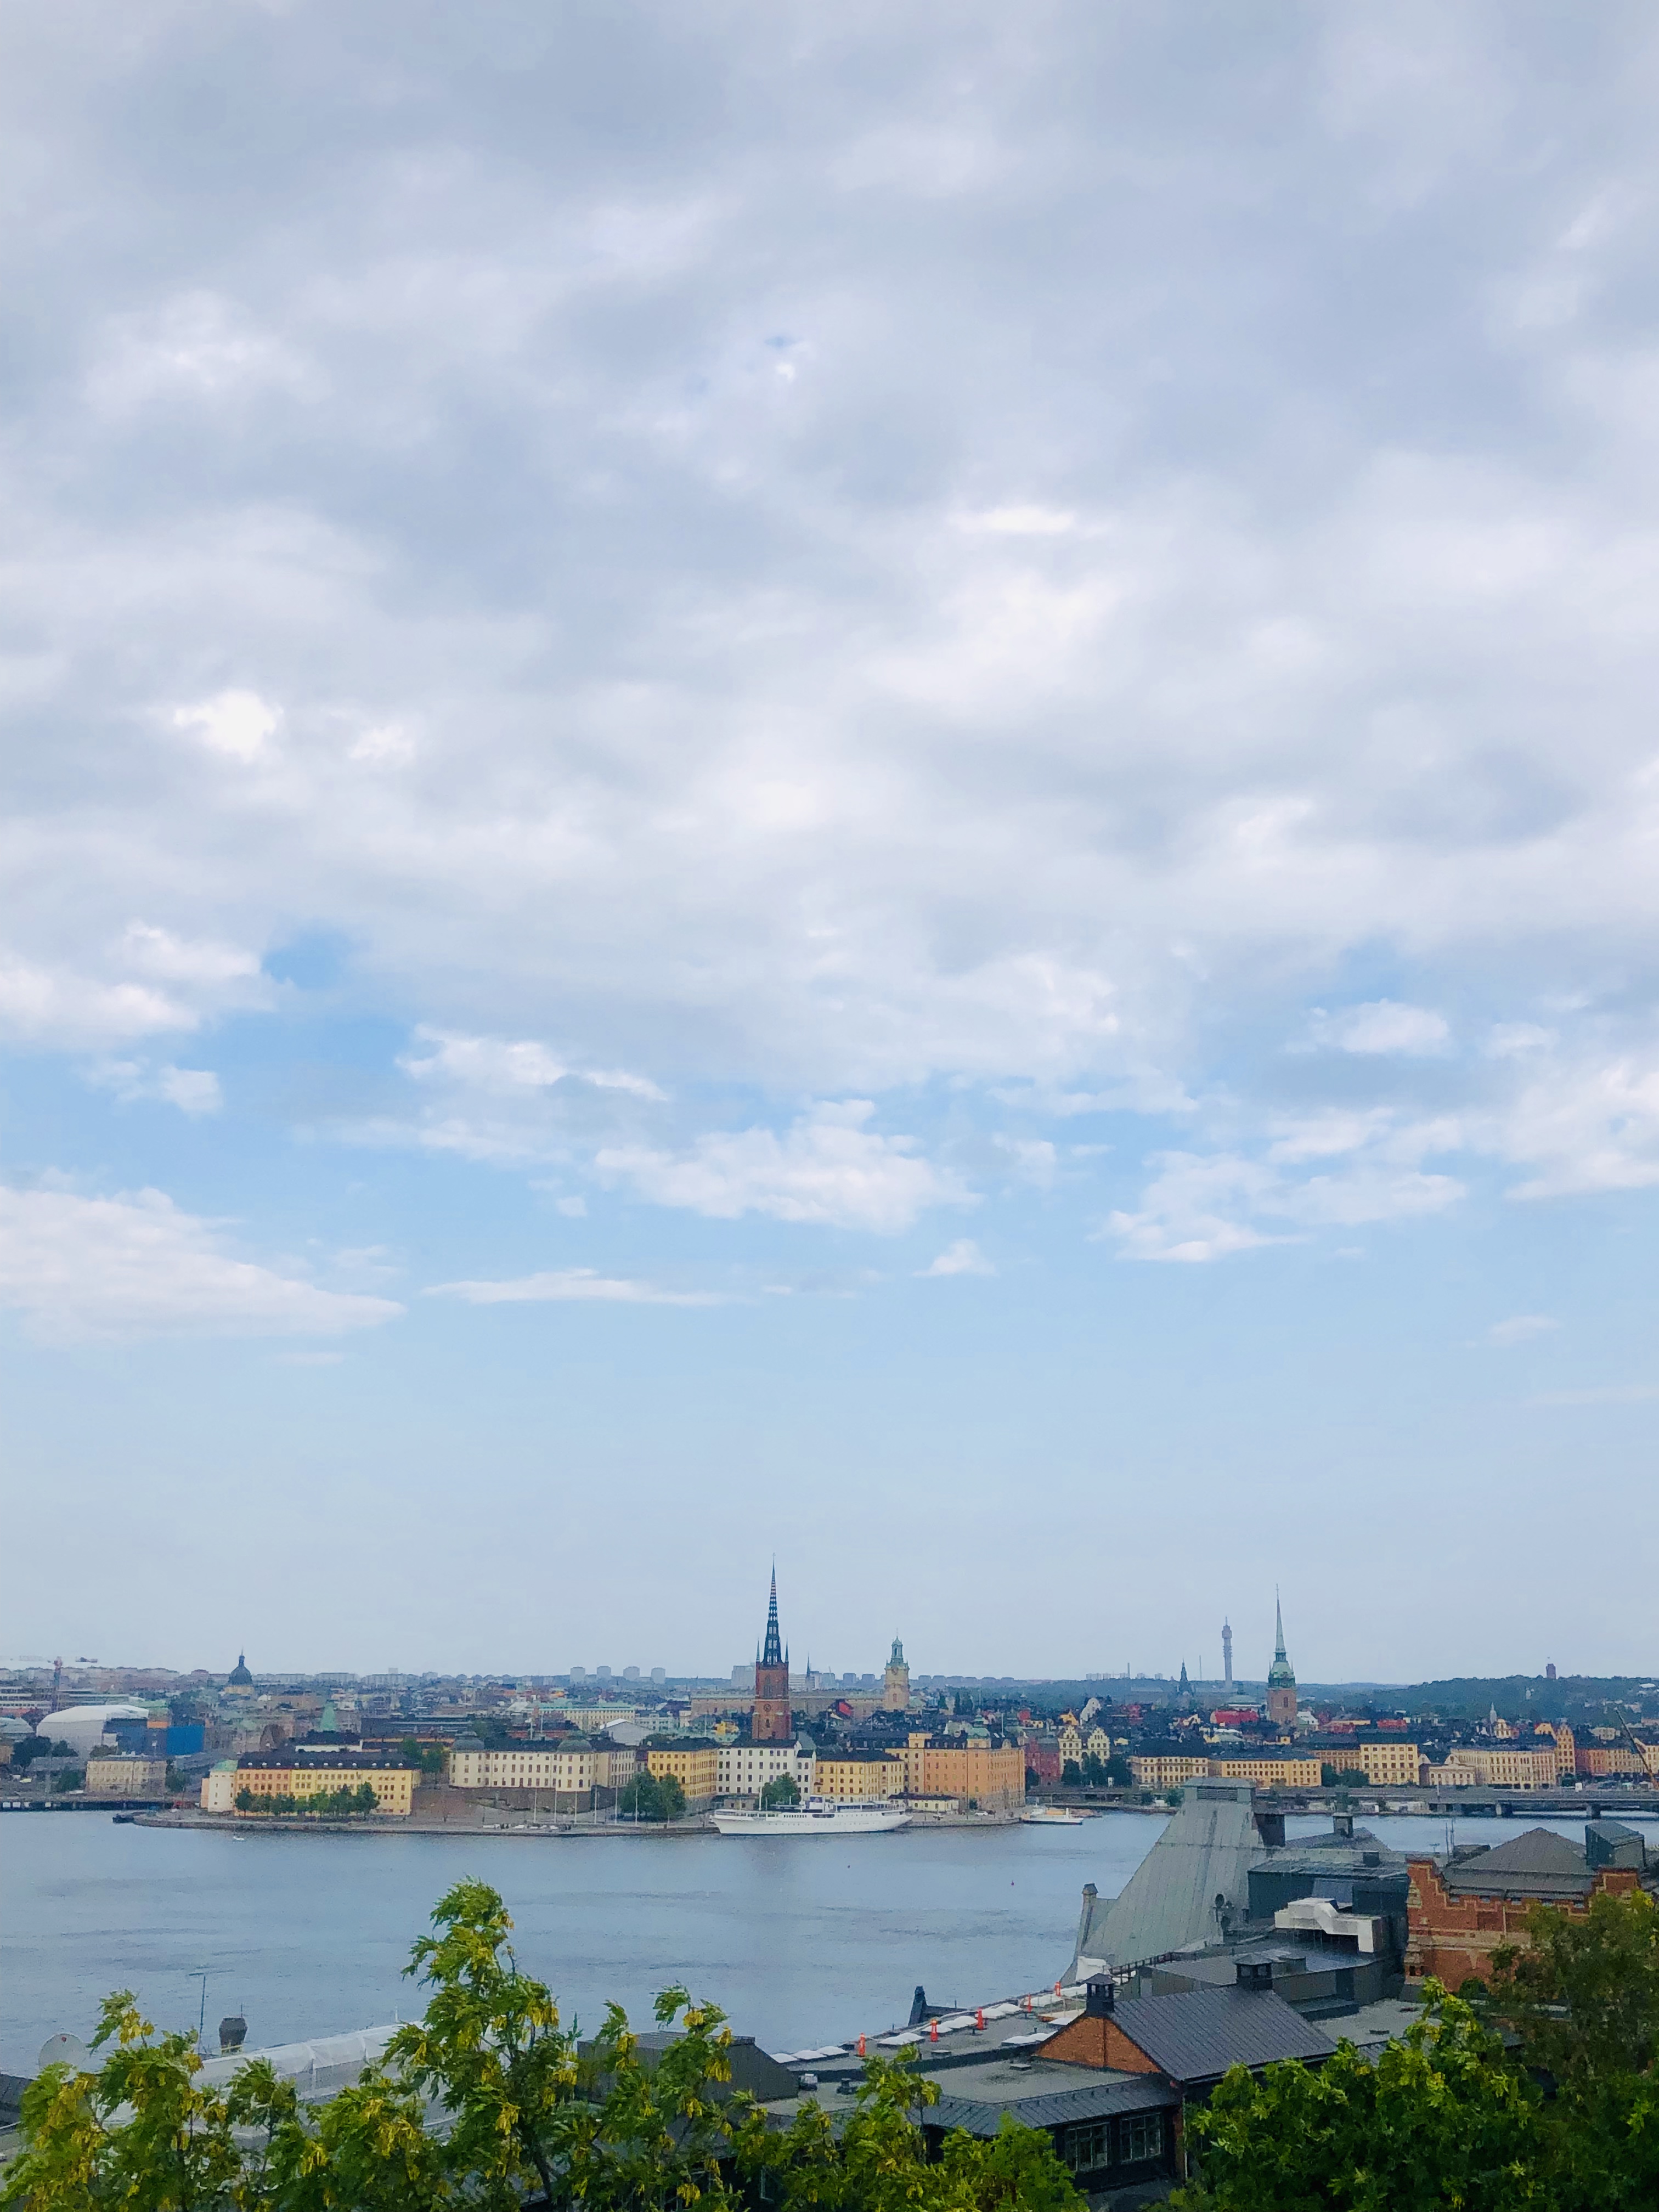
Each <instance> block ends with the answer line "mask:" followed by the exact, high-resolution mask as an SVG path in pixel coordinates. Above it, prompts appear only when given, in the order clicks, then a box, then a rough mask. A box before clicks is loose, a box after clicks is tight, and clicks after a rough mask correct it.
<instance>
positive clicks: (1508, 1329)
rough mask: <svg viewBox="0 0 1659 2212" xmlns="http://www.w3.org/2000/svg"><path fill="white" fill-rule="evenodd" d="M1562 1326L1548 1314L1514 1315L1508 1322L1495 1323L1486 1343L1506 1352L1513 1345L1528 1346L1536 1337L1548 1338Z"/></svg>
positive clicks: (1487, 1332) (1490, 1329)
mask: <svg viewBox="0 0 1659 2212" xmlns="http://www.w3.org/2000/svg"><path fill="white" fill-rule="evenodd" d="M1560 1326H1561V1324H1560V1322H1559V1321H1553V1320H1552V1319H1551V1317H1550V1316H1549V1315H1548V1314H1514V1315H1512V1316H1510V1319H1509V1320H1508V1321H1495V1322H1493V1323H1492V1327H1491V1328H1489V1329H1488V1330H1487V1331H1486V1341H1487V1343H1488V1344H1493V1345H1496V1346H1498V1348H1499V1349H1500V1350H1506V1349H1507V1348H1508V1346H1510V1345H1511V1344H1527V1343H1529V1342H1530V1341H1531V1340H1532V1339H1533V1338H1534V1337H1535V1336H1547V1335H1548V1334H1549V1332H1550V1331H1551V1330H1552V1329H1553V1328H1560Z"/></svg>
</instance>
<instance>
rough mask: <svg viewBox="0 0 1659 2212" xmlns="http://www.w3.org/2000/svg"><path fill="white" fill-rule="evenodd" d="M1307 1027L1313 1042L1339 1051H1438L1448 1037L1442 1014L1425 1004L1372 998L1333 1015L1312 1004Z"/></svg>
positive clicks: (1446, 1041)
mask: <svg viewBox="0 0 1659 2212" xmlns="http://www.w3.org/2000/svg"><path fill="white" fill-rule="evenodd" d="M1310 1028H1311V1030H1312V1035H1313V1037H1314V1041H1315V1042H1316V1043H1319V1044H1323V1045H1329V1046H1334V1047H1335V1048H1336V1049H1337V1050H1339V1051H1341V1052H1354V1053H1402V1054H1430V1053H1438V1052H1443V1051H1444V1050H1445V1048H1446V1046H1447V1045H1448V1043H1449V1041H1450V1037H1451V1030H1450V1026H1449V1024H1448V1023H1447V1021H1446V1018H1445V1017H1444V1016H1443V1014H1437V1013H1435V1012H1432V1011H1431V1009H1430V1008H1429V1007H1427V1006H1401V1005H1400V1004H1399V1003H1398V1001H1397V1000H1393V999H1375V1000H1372V1001H1371V1002H1370V1004H1369V1005H1368V1006H1349V1007H1347V1008H1346V1009H1345V1010H1344V1011H1343V1012H1340V1013H1336V1014H1328V1013H1327V1012H1325V1011H1324V1009H1323V1008H1322V1007H1316V1009H1315V1010H1314V1015H1313V1019H1312V1022H1311V1024H1310Z"/></svg>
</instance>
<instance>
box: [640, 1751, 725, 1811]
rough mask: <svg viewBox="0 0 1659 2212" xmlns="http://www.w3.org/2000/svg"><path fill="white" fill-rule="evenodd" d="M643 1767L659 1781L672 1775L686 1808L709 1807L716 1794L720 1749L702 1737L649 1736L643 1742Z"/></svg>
mask: <svg viewBox="0 0 1659 2212" xmlns="http://www.w3.org/2000/svg"><path fill="white" fill-rule="evenodd" d="M644 1748H645V1764H646V1770H647V1772H648V1773H650V1774H653V1775H655V1776H656V1777H657V1778H658V1779H659V1780H660V1779H661V1778H662V1777H663V1776H664V1775H667V1774H671V1775H672V1776H673V1778H674V1779H675V1781H676V1782H678V1784H679V1785H680V1788H681V1789H682V1790H684V1792H685V1802H686V1803H687V1804H688V1805H708V1804H712V1803H713V1802H714V1799H715V1798H716V1797H718V1796H719V1795H720V1759H721V1757H722V1756H723V1752H722V1747H721V1746H720V1745H719V1744H717V1743H711V1742H709V1741H708V1740H707V1738H705V1737H702V1736H684V1735H666V1736H665V1735H653V1736H647V1738H646V1740H645V1747H644Z"/></svg>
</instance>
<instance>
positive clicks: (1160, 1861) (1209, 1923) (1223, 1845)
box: [1073, 1782, 1267, 1977]
mask: <svg viewBox="0 0 1659 2212" xmlns="http://www.w3.org/2000/svg"><path fill="white" fill-rule="evenodd" d="M1266 1857H1267V1848H1266V1846H1265V1845H1264V1844H1263V1843H1262V1840H1261V1834H1260V1832H1259V1831H1258V1830H1257V1827H1256V1825H1255V1816H1254V1814H1253V1813H1252V1811H1251V1796H1250V1785H1249V1783H1248V1782H1193V1783H1189V1784H1188V1785H1187V1788H1186V1790H1185V1791H1184V1793H1183V1795H1182V1801H1181V1804H1180V1807H1179V1808H1178V1809H1177V1811H1176V1814H1175V1815H1174V1817H1173V1818H1172V1819H1171V1820H1170V1825H1169V1826H1168V1827H1167V1828H1165V1830H1164V1833H1163V1834H1162V1835H1161V1836H1160V1837H1159V1838H1158V1841H1157V1842H1156V1843H1155V1844H1153V1845H1152V1850H1150V1851H1149V1852H1148V1853H1147V1855H1146V1857H1145V1858H1144V1859H1143V1860H1142V1861H1141V1863H1140V1864H1139V1867H1137V1868H1136V1869H1135V1871H1134V1873H1133V1875H1131V1876H1130V1878H1129V1881H1128V1883H1127V1887H1125V1889H1124V1890H1123V1893H1122V1894H1121V1896H1119V1897H1115V1898H1113V1899H1110V1900H1109V1902H1102V1901H1096V1902H1093V1903H1092V1904H1091V1905H1088V1906H1087V1907H1086V1908H1085V1912H1084V1914H1083V1917H1082V1920H1081V1922H1080V1923H1079V1928H1078V1940H1077V1950H1076V1953H1075V1954H1074V1958H1073V1977H1075V1974H1076V1973H1077V1972H1081V1971H1082V1966H1081V1962H1082V1961H1083V1960H1085V1959H1091V1960H1102V1961H1109V1962H1110V1963H1111V1964H1112V1965H1113V1966H1120V1967H1121V1966H1133V1965H1135V1964H1136V1963H1137V1962H1138V1961H1139V1960H1142V1959H1156V1958H1158V1957H1161V1956H1162V1955H1164V1954H1165V1953H1167V1952H1170V1951H1179V1950H1183V1949H1184V1948H1186V1947H1187V1946H1188V1944H1189V1943H1207V1942H1213V1941H1214V1940H1215V1938H1216V1936H1218V1935H1219V1933H1220V1929H1219V1926H1218V1922H1217V1919H1216V1911H1215V1901H1216V1899H1217V1898H1218V1897H1221V1898H1223V1899H1225V1902H1226V1905H1227V1906H1228V1909H1229V1911H1231V1913H1233V1914H1234V1915H1236V1916H1237V1917H1240V1918H1243V1916H1244V1914H1245V1913H1246V1912H1247V1911H1249V1872H1250V1869H1251V1868H1252V1867H1253V1866H1257V1865H1259V1864H1260V1863H1261V1861H1262V1860H1263V1859H1264V1858H1266Z"/></svg>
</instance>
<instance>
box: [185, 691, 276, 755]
mask: <svg viewBox="0 0 1659 2212" xmlns="http://www.w3.org/2000/svg"><path fill="white" fill-rule="evenodd" d="M282 726H283V715H282V709H281V708H278V707H273V706H270V704H268V702H266V701H264V699H262V698H261V697H260V696H259V695H258V692H257V691H239V690H230V691H216V692H215V694H214V695H213V696H212V697H211V698H210V699H201V700H198V701H197V703H196V704H195V705H194V706H192V707H178V708H174V709H173V728H174V729H175V730H186V731H188V732H190V734H191V736H192V737H194V738H198V739H199V740H200V742H201V743H202V744H204V745H205V746H206V747H207V748H208V750H209V751H210V752H216V753H222V754H224V756H225V757H226V758H227V759H228V760H238V761H241V762H243V763H245V764H248V765H251V764H252V763H253V762H254V761H257V760H258V759H260V758H261V757H262V756H263V755H264V750H265V747H266V745H267V744H268V743H269V741H270V739H271V738H274V737H275V736H276V732H277V731H278V730H279V729H281V727H282Z"/></svg>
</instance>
